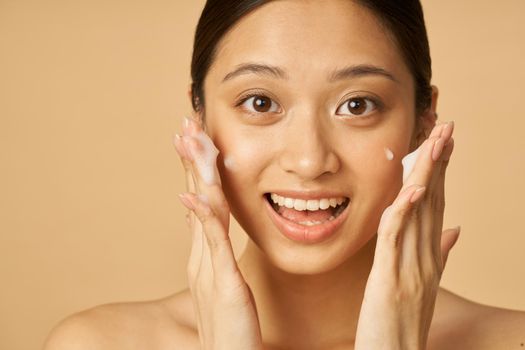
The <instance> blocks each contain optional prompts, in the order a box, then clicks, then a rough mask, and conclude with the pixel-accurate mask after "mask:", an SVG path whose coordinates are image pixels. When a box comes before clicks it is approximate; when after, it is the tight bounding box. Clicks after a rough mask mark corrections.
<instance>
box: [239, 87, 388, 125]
mask: <svg viewBox="0 0 525 350" xmlns="http://www.w3.org/2000/svg"><path fill="white" fill-rule="evenodd" d="M252 97H265V98H269V99H270V100H272V102H274V103H277V102H275V101H274V100H273V99H272V98H271V97H270V96H268V95H267V94H265V93H264V92H257V91H254V92H251V93H249V94H246V95H244V96H242V97H240V99H239V101H238V102H237V103H235V107H241V106H242V105H243V104H244V103H245V102H246V101H248V100H249V99H250V98H252ZM354 99H363V100H368V101H370V102H372V103H373V104H374V106H375V109H376V110H379V111H381V110H382V109H383V107H384V105H383V104H382V102H381V101H379V100H378V99H377V98H375V97H373V96H370V95H357V96H352V97H349V98H347V99H346V100H344V101H343V102H342V103H341V104H339V106H338V107H337V109H336V110H339V108H341V107H342V106H343V105H344V104H345V103H348V102H349V101H350V100H354ZM246 112H248V113H250V114H253V115H259V114H262V113H261V112H252V111H246ZM371 115H372V113H369V114H367V115H365V116H356V117H355V118H359V119H365V118H369V117H371Z"/></svg>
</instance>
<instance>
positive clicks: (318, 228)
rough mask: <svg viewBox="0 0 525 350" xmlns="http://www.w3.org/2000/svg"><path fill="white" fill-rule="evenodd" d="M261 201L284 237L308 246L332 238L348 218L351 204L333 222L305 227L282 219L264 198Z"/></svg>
mask: <svg viewBox="0 0 525 350" xmlns="http://www.w3.org/2000/svg"><path fill="white" fill-rule="evenodd" d="M263 200H264V201H265V202H266V209H267V211H268V214H269V216H270V219H271V220H272V222H273V223H274V224H275V226H277V228H278V229H279V231H281V233H282V234H283V235H284V236H286V237H287V238H289V239H291V240H293V241H295V242H299V243H308V244H313V243H319V242H322V241H324V240H326V239H328V238H330V237H332V236H334V234H335V232H336V231H337V229H338V228H339V227H340V226H341V224H342V223H343V222H344V221H345V219H346V218H347V217H348V208H349V206H350V204H351V203H348V205H347V206H346V208H345V209H344V210H343V212H342V213H340V214H339V215H338V216H337V217H336V218H335V219H333V220H329V221H326V222H324V223H322V224H318V225H313V226H305V225H300V224H298V223H296V222H293V221H291V220H288V219H286V218H284V217H282V216H281V215H279V214H278V213H277V212H276V211H275V210H274V209H273V207H272V205H271V204H270V203H269V202H268V200H267V199H266V198H263Z"/></svg>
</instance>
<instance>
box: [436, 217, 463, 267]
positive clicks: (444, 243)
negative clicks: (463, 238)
mask: <svg viewBox="0 0 525 350" xmlns="http://www.w3.org/2000/svg"><path fill="white" fill-rule="evenodd" d="M460 232H461V227H460V226H458V227H456V228H453V229H448V230H445V231H443V234H442V239H441V254H442V259H441V260H442V262H443V265H442V267H441V271H440V272H441V273H443V270H444V269H445V265H446V264H447V260H448V255H449V253H450V250H451V249H452V248H453V247H454V245H455V244H456V242H457V241H458V238H459V233H460Z"/></svg>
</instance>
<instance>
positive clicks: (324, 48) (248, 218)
mask: <svg viewBox="0 0 525 350" xmlns="http://www.w3.org/2000/svg"><path fill="white" fill-rule="evenodd" d="M239 69H240V70H239ZM204 92H205V119H206V127H207V130H208V133H209V135H210V136H211V138H212V139H213V141H214V142H215V144H216V145H217V147H218V149H219V150H220V153H221V156H220V157H219V162H218V165H219V171H220V174H221V178H222V182H223V186H224V189H225V193H226V196H227V198H228V201H229V203H230V206H231V210H232V213H233V215H234V216H235V217H236V219H237V220H238V221H239V223H240V224H241V226H242V227H243V228H244V229H245V230H246V231H247V233H248V234H249V235H250V237H251V239H253V241H254V242H255V243H256V244H257V245H258V246H259V247H260V248H261V249H262V251H263V252H264V253H265V254H266V255H267V257H268V258H269V259H270V260H271V261H272V262H273V264H275V265H276V266H279V267H280V268H282V269H283V270H286V271H290V272H294V273H318V272H322V271H326V270H329V269H331V268H334V267H335V266H337V265H339V264H341V263H342V262H343V261H344V260H346V259H347V258H349V257H350V256H351V255H353V254H354V253H355V252H356V251H357V250H359V249H360V248H361V247H362V246H363V245H364V244H365V243H366V242H367V241H369V240H370V239H371V238H372V237H373V236H374V234H375V233H376V229H377V227H378V224H379V219H380V217H381V214H382V212H383V210H384V209H385V208H386V207H387V206H388V205H390V203H391V202H392V201H393V200H394V198H395V197H396V195H397V192H398V191H399V189H400V188H401V185H402V166H401V159H402V158H403V157H404V156H405V155H406V154H407V153H409V152H411V151H412V150H410V149H409V147H410V145H411V142H412V135H413V131H414V126H415V108H414V106H415V103H414V101H415V100H414V98H415V96H414V82H413V78H412V76H411V74H410V72H409V71H408V69H407V67H406V65H405V63H404V62H403V59H402V57H401V53H400V52H399V50H398V49H397V48H396V46H395V44H394V43H393V41H392V40H391V39H390V38H389V36H388V34H387V33H386V32H385V31H384V29H383V28H382V27H381V26H380V24H379V22H378V21H377V19H376V18H375V17H374V16H373V14H372V13H371V12H369V10H367V9H365V8H363V7H361V6H359V5H356V4H355V3H353V2H352V1H348V0H341V1H336V0H334V1H292V0H283V1H273V2H270V3H269V4H267V5H265V6H263V7H261V8H259V9H257V10H255V11H254V12H252V13H251V14H249V15H248V16H246V17H244V18H243V19H242V20H241V21H239V22H238V23H237V25H236V26H235V27H234V28H233V29H232V30H231V31H230V32H229V33H228V34H227V35H226V36H225V37H224V38H223V40H222V41H221V43H220V46H219V47H218V54H217V56H216V58H215V61H214V62H213V65H212V67H211V69H210V71H209V74H208V75H207V78H206V81H205V87H204ZM385 148H387V149H389V150H391V151H392V153H393V155H394V159H393V160H389V159H387V155H386V154H387V153H388V152H385ZM272 193H275V194H277V195H280V196H282V197H288V198H290V199H289V200H288V204H290V203H293V205H294V206H295V208H293V209H284V208H281V209H279V207H277V206H273V207H272V205H270V204H269V200H268V199H269V197H270V196H269V194H272ZM338 197H344V198H345V199H346V200H347V201H349V202H348V205H347V207H346V209H344V211H343V214H339V213H336V211H335V209H332V207H330V208H331V209H325V210H314V211H304V210H296V208H298V207H297V206H299V209H301V205H302V204H301V202H300V201H299V202H297V203H296V202H292V201H291V200H292V199H306V200H307V199H311V200H312V199H316V200H319V201H317V202H316V201H313V202H311V204H312V205H313V206H314V207H315V205H316V203H317V205H319V204H321V205H323V203H324V205H326V203H327V201H326V200H325V201H321V200H320V199H322V198H324V199H330V198H338ZM277 198H278V197H277ZM328 202H329V201H328ZM284 204H286V201H285V203H284ZM343 206H344V205H343ZM284 207H286V206H284ZM276 211H279V212H281V214H278V213H277V212H276ZM307 213H308V214H307ZM275 215H278V216H280V217H281V216H286V217H287V218H288V219H284V218H282V217H281V218H277V219H276V216H275ZM329 216H337V217H336V218H335V219H333V222H330V223H329V224H327V223H326V221H327V220H328V221H332V220H331V219H329V218H328V217H329ZM287 220H291V221H296V222H302V224H300V223H297V224H295V226H294V225H291V226H293V227H295V229H296V230H295V231H294V230H292V229H290V228H289V227H290V225H289V222H288V221H287ZM305 221H310V223H305ZM335 223H336V224H335ZM308 224H309V225H313V226H308ZM287 227H288V228H287ZM287 232H288V233H289V232H292V233H295V234H297V233H301V234H305V235H306V236H307V241H296V240H294V239H291V238H290V237H289V236H287V235H286V233H287Z"/></svg>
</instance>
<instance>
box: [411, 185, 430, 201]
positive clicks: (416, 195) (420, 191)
mask: <svg viewBox="0 0 525 350" xmlns="http://www.w3.org/2000/svg"><path fill="white" fill-rule="evenodd" d="M426 189H427V188H426V187H425V186H423V187H420V188H418V189H417V190H415V191H414V193H412V196H410V203H415V202H417V201H418V200H419V199H420V198H421V197H423V194H424V193H425V190H426Z"/></svg>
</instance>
